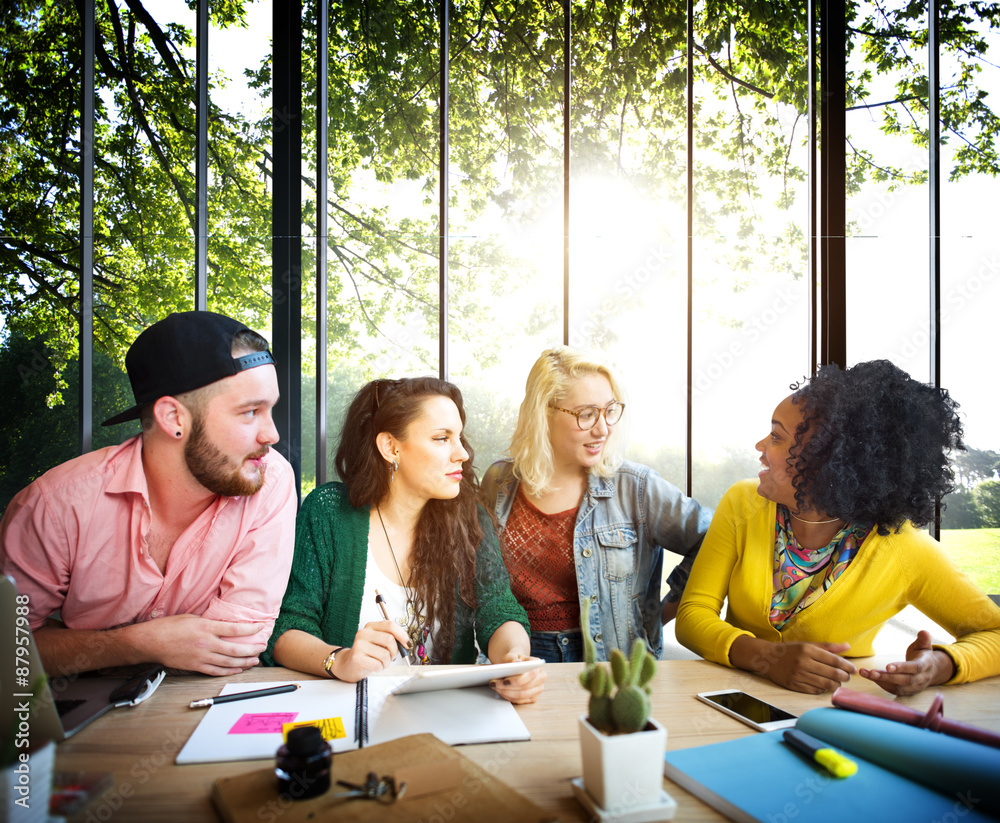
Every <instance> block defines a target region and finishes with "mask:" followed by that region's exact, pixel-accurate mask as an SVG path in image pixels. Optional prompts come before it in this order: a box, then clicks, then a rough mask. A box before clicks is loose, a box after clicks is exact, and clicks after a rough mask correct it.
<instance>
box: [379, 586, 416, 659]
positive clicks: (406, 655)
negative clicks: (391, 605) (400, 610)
mask: <svg viewBox="0 0 1000 823" xmlns="http://www.w3.org/2000/svg"><path fill="white" fill-rule="evenodd" d="M375 602H376V603H378V607H379V608H380V609H381V610H382V616H383V617H384V618H385V619H386V620H392V618H391V617H389V612H388V611H386V608H385V598H384V597H382V595H380V594H379V593H378V589H375ZM396 645H397V646H399V653H400V654H401V655H403V660H405V661H406V665H407V666H409V665H410V653H409V652H408V651H406V646H404V645H403V644H402V643H400V642H399V641H398V640H397V641H396Z"/></svg>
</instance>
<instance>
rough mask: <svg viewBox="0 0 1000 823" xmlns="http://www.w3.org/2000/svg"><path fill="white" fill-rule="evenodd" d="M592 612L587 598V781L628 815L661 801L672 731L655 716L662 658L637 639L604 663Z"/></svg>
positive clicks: (590, 789) (583, 731)
mask: <svg viewBox="0 0 1000 823" xmlns="http://www.w3.org/2000/svg"><path fill="white" fill-rule="evenodd" d="M589 611H590V604H589V602H587V601H586V600H584V604H583V621H582V622H583V642H584V662H585V667H584V670H583V672H582V673H581V674H580V682H581V683H582V685H583V687H584V688H585V689H586V690H587V691H588V692H590V703H589V707H588V715H587V716H583V715H581V716H580V720H579V723H580V753H581V755H582V758H583V786H584V788H585V790H586V792H587V794H589V795H590V798H591V799H592V800H593V801H594V803H595V804H596V805H597V806H598V807H600V808H601V809H604V810H605V811H609V812H614V813H615V814H622V813H623V812H627V811H629V810H631V809H635V808H639V807H643V806H650V805H653V804H657V803H659V802H661V795H662V791H663V754H664V752H665V751H666V748H667V730H666V729H665V728H664V727H663V726H661V725H660V724H659V723H657V722H656V721H655V720H654V719H652V718H651V717H650V711H651V709H652V701H651V692H652V689H651V687H650V685H649V684H650V681H651V680H652V679H653V675H654V674H655V673H656V658H655V657H653V655H652V654H650V652H649V651H648V650H647V649H646V643H645V641H643V640H642V639H636V641H635V642H634V643H633V645H632V649H631V651H630V654H629V656H628V657H626V656H625V655H624V654H623V653H622V652H621V651H620V650H619V649H615V650H613V651H612V652H611V661H610V666H609V665H608V664H607V663H598V662H597V661H596V650H595V647H594V641H593V640H592V638H591V636H590V621H589Z"/></svg>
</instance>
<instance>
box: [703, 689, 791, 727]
mask: <svg viewBox="0 0 1000 823" xmlns="http://www.w3.org/2000/svg"><path fill="white" fill-rule="evenodd" d="M698 699H699V700H700V701H701V702H702V703H708V705H709V706H712V707H713V708H716V709H718V710H719V711H720V712H725V713H726V714H728V715H729V716H730V717H735V718H736V719H737V720H740V721H742V722H743V723H746V724H747V725H748V726H752V727H753V728H755V729H756V730H757V731H759V732H770V731H774V730H775V729H788V728H791V727H792V726H794V725H795V721H796V720H797V719H798V718H796V716H795V715H794V714H789V713H788V712H786V711H785V710H784V709H779V708H778V707H777V706H772V705H771V704H770V703H765V702H764V701H763V700H761V699H760V698H758V697H754V696H753V695H752V694H747V693H746V692H741V691H737V690H736V689H722V690H720V691H717V692H701V693H700V694H699V695H698Z"/></svg>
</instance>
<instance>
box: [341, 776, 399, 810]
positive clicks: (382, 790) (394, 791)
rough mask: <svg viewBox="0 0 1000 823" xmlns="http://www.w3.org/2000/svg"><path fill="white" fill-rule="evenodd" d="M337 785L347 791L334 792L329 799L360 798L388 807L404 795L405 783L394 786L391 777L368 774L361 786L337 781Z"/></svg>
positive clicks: (394, 782)
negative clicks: (375, 801)
mask: <svg viewBox="0 0 1000 823" xmlns="http://www.w3.org/2000/svg"><path fill="white" fill-rule="evenodd" d="M337 784H338V785H340V786H345V787H346V788H347V789H348V790H349V791H346V792H336V793H334V794H331V795H329V797H330V799H333V800H336V799H338V798H343V799H345V800H346V799H348V798H351V797H362V798H365V799H366V800H377V801H378V802H379V803H384V804H386V805H389V804H390V803H395V802H396V801H397V800H401V799H402V797H403V795H404V794H406V783H400V784H399V786H398V787H397V786H396V781H395V779H394V778H393V777H392V776H391V775H385V776H384V777H379V776H378V774H376V773H375V772H368V777H367V778H366V780H365V782H364V783H363V784H360V785H359V784H357V783H349V782H347V781H346V780H338V781H337Z"/></svg>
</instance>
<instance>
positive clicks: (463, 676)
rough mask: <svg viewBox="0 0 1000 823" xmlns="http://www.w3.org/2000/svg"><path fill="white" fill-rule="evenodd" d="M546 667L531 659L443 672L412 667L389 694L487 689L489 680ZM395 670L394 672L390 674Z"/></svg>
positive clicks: (436, 667) (541, 662) (542, 662)
mask: <svg viewBox="0 0 1000 823" xmlns="http://www.w3.org/2000/svg"><path fill="white" fill-rule="evenodd" d="M544 665H545V661H544V660H538V659H536V658H532V659H531V660H519V661H517V662H516V663H484V664H481V665H478V666H477V665H470V666H461V667H458V668H443V667H439V666H414V667H413V668H412V669H411V671H412V673H413V676H412V677H411V678H409V679H408V680H407V681H406V682H404V683H402V684H401V685H399V686H397V687H396V688H395V689H393V690H392V694H411V693H413V692H432V691H437V690H438V689H465V688H468V687H469V686H488V685H489V684H490V681H491V680H496V679H498V678H501V677H513V676H514V675H517V674H524V673H525V672H530V671H531V670H532V669H538V668H541V667H542V666H544ZM397 671H398V669H396V668H394V670H393V674H396V673H397Z"/></svg>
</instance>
